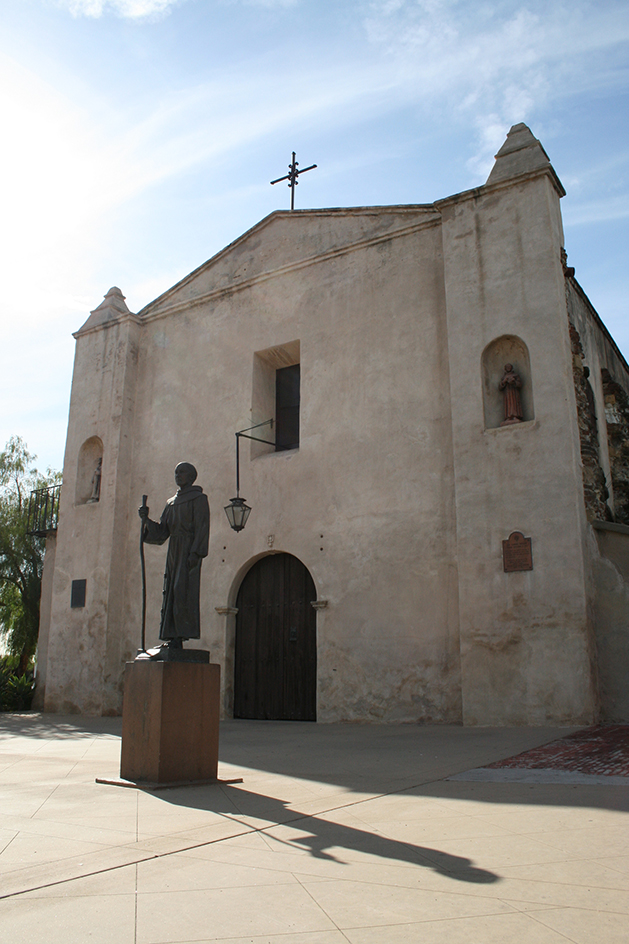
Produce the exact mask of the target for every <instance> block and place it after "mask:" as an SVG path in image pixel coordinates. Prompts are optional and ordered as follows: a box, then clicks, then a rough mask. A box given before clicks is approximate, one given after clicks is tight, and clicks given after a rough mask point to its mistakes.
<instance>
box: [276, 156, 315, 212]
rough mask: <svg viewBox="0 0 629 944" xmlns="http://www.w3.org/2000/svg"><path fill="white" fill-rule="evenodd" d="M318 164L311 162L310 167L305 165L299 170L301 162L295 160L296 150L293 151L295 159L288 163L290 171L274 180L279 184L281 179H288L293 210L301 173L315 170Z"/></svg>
mask: <svg viewBox="0 0 629 944" xmlns="http://www.w3.org/2000/svg"><path fill="white" fill-rule="evenodd" d="M316 166H317V165H316V164H311V165H310V167H304V168H303V170H297V168H298V167H299V162H298V161H296V160H295V152H294V151H293V159H292V161H291V162H290V164H289V165H288V173H287V174H286V175H285V176H284V177H278V178H277V180H272V181H271V183H272V184H279V182H280V181H281V180H287V181H288V186H289V187H290V208H291V210H294V209H295V187H296V186H297V184H298V183H299V181H298V180H297V178H298V177H299V175H300V174H305V173H306V171H307V170H314V168H315V167H316Z"/></svg>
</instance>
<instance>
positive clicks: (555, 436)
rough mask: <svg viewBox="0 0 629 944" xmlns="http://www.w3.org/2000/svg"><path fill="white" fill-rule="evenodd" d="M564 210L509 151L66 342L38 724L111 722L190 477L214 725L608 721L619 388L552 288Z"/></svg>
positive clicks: (627, 514) (621, 445)
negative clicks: (481, 180) (53, 719)
mask: <svg viewBox="0 0 629 944" xmlns="http://www.w3.org/2000/svg"><path fill="white" fill-rule="evenodd" d="M563 194H564V191H563V188H562V185H561V183H560V181H559V179H558V177H557V175H556V174H555V171H554V170H553V167H552V165H551V164H550V161H549V159H548V157H547V155H546V153H545V151H544V149H543V148H542V146H541V144H540V143H539V141H537V139H536V138H535V137H534V136H533V134H532V133H531V132H530V130H529V129H528V128H527V127H526V126H525V125H516V126H514V127H513V128H512V129H511V131H510V132H509V135H508V137H507V140H506V142H505V144H504V145H503V147H502V148H501V150H500V151H499V153H498V155H497V156H496V162H495V164H494V167H493V170H492V172H491V174H490V176H489V178H488V180H487V182H486V184H485V185H484V186H481V187H478V188H476V189H474V190H470V191H467V192H463V193H458V194H456V195H454V196H451V197H447V198H445V199H443V200H438V201H436V202H435V203H433V204H428V205H408V206H385V207H358V208H348V209H330V210H300V211H295V212H284V211H278V212H275V213H272V214H271V215H270V216H269V217H267V218H266V219H264V220H262V221H261V222H260V223H259V224H257V225H256V226H254V227H253V228H252V229H251V230H250V231H249V232H247V233H245V234H244V235H243V236H242V237H240V238H239V239H238V240H236V241H235V242H234V243H232V244H231V245H230V246H228V247H227V248H226V249H224V250H223V251H222V252H220V253H219V254H218V255H216V256H215V257H214V258H212V259H210V260H209V262H207V263H205V264H204V265H202V266H201V267H200V268H198V269H197V270H196V271H194V272H192V273H191V274H190V275H189V276H187V277H186V278H184V279H183V280H182V281H181V282H179V283H178V284H177V285H175V286H174V287H173V288H172V289H170V290H169V291H168V292H166V293H165V294H163V295H162V296H160V297H159V298H157V299H156V300H155V301H154V302H152V303H151V304H149V305H147V306H146V307H145V308H144V309H143V310H142V311H140V312H139V313H137V314H134V313H132V312H130V311H129V310H128V308H127V306H126V303H125V301H124V298H123V296H122V293H121V292H120V290H119V289H117V288H113V289H111V290H110V291H109V292H108V293H107V295H106V296H105V300H104V301H103V302H102V304H101V305H99V307H98V308H96V309H95V310H94V311H93V312H92V313H91V315H90V317H89V318H88V320H87V321H86V322H85V324H84V325H83V326H82V328H81V329H80V330H79V331H78V332H77V333H76V335H75V337H76V359H75V367H74V376H73V383H72V397H71V406H70V417H69V427H68V439H67V446H66V454H65V463H64V472H63V487H62V493H61V505H60V515H59V524H58V531H57V535H56V538H50V539H49V546H48V550H47V557H46V564H45V574H44V586H43V592H42V621H41V630H40V648H39V663H38V673H39V686H38V692H37V699H38V704H39V706H40V707H42V708H44V709H45V710H48V711H60V712H79V713H84V714H96V715H100V714H116V713H119V712H120V710H121V704H122V676H123V670H124V664H125V662H126V661H129V660H130V659H132V658H133V657H134V656H135V654H136V651H137V649H138V647H139V645H140V632H141V606H142V602H141V595H142V591H141V586H142V584H141V568H140V555H139V537H140V519H139V517H138V511H137V510H138V507H139V506H140V504H141V501H142V496H143V495H147V496H148V505H149V507H150V509H151V517H159V514H160V512H161V510H162V508H163V507H164V505H165V502H166V500H167V499H168V498H169V497H170V496H171V495H172V494H173V493H174V491H175V485H174V480H173V470H174V468H175V465H176V464H177V463H178V462H181V461H186V462H190V463H192V464H193V465H194V466H195V467H196V469H197V470H198V479H197V484H198V485H201V486H202V487H203V489H204V491H205V492H206V494H207V496H208V499H209V503H210V509H211V526H210V542H209V554H208V557H207V558H206V559H205V561H204V562H203V565H202V576H201V641H200V643H197V642H196V641H195V643H194V645H200V646H201V647H203V648H208V649H210V651H211V659H212V661H213V662H218V663H220V664H221V668H222V685H223V692H222V699H223V711H224V715H225V717H231V716H234V715H235V716H236V717H257V718H285V719H291V718H295V719H304V720H318V721H344V720H348V721H378V722H395V721H404V722H444V723H464V724H492V725H495V724H546V723H549V724H550V723H555V724H562V723H566V724H581V723H589V722H592V721H595V720H598V719H599V718H607V719H609V720H626V719H627V713H628V708H629V698H628V695H627V690H626V682H624V681H623V671H624V678H627V676H628V674H629V673H627V656H628V652H629V641H628V635H627V604H628V603H629V474H628V473H627V472H626V471H625V470H626V468H627V465H626V459H627V454H628V452H629V432H628V431H629V399H628V397H627V391H629V368H628V366H627V364H626V362H625V360H624V358H623V357H622V355H621V353H620V351H619V350H618V348H617V347H616V345H615V343H614V341H613V340H612V338H611V336H610V335H609V333H608V332H607V330H606V329H605V327H604V325H603V324H602V322H601V320H600V318H599V317H598V315H597V314H596V312H595V311H594V309H593V308H592V306H591V304H590V303H589V301H588V299H587V297H586V296H585V294H584V293H583V291H582V289H581V288H580V286H579V284H578V282H577V281H576V279H575V278H574V272H573V270H571V269H569V268H568V267H567V261H566V254H565V251H564V248H563V247H564V240H563V231H562V221H561V211H560V198H561V197H562V196H563ZM271 421H272V422H271ZM252 427H253V429H252ZM239 431H247V432H246V435H247V436H251V437H254V438H245V436H244V435H243V436H242V437H240V438H239V449H240V490H241V494H242V495H243V496H245V498H246V502H247V504H248V505H249V506H250V507H251V508H252V511H251V515H250V517H249V520H248V522H247V525H246V527H245V528H244V530H242V531H240V532H239V533H236V532H235V531H234V530H232V529H231V528H230V526H229V522H228V520H227V517H226V515H225V514H224V512H223V507H224V506H225V505H227V504H228V502H229V500H230V499H231V498H232V497H233V496H234V495H235V494H236V493H235V465H236V437H235V436H234V433H236V432H239ZM99 460H102V461H101V463H100V466H99ZM97 467H98V468H99V469H100V470H101V471H100V473H99V474H100V475H101V477H100V479H98V481H97V480H96V479H95V470H96V469H97ZM95 483H96V484H95ZM145 557H146V583H147V619H146V626H147V644H148V645H154V644H155V643H156V642H157V633H158V630H159V618H160V604H161V589H162V573H163V568H164V559H165V549H164V548H158V547H152V546H149V547H146V548H145ZM77 586H78V587H79V589H80V592H79V593H78V594H77V593H76V588H77ZM73 591H74V592H73ZM77 603H78V605H77ZM72 604H74V605H72ZM81 604H82V605H81ZM191 644H192V643H191ZM623 660H624V661H623ZM623 665H624V670H623V669H622V667H623Z"/></svg>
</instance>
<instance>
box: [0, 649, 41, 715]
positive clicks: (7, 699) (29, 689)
mask: <svg viewBox="0 0 629 944" xmlns="http://www.w3.org/2000/svg"><path fill="white" fill-rule="evenodd" d="M18 665H19V658H18V657H17V656H10V655H9V656H2V657H0V711H28V709H29V708H30V707H31V702H32V701H33V693H34V691H35V680H34V678H33V672H32V670H31V669H29V670H28V671H26V672H24V674H23V675H18V674H17V669H18Z"/></svg>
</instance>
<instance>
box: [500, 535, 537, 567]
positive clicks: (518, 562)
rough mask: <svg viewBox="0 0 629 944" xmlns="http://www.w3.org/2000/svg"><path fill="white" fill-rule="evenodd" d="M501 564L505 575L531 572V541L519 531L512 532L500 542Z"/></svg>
mask: <svg viewBox="0 0 629 944" xmlns="http://www.w3.org/2000/svg"><path fill="white" fill-rule="evenodd" d="M502 562H503V565H504V571H505V574H512V573H514V572H515V571H518V570H533V549H532V545H531V539H530V538H525V537H524V535H523V534H522V532H521V531H513V532H512V533H511V534H510V535H509V537H508V538H507V540H506V541H503V542H502Z"/></svg>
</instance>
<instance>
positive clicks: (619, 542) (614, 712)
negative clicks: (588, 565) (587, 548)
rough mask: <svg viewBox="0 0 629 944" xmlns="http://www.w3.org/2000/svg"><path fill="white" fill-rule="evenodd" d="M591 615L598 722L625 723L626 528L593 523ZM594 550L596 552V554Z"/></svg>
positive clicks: (628, 651)
mask: <svg viewBox="0 0 629 944" xmlns="http://www.w3.org/2000/svg"><path fill="white" fill-rule="evenodd" d="M595 528H596V530H595V532H594V533H595V535H596V542H595V543H596V544H597V548H592V558H593V575H594V584H595V596H594V603H593V607H594V615H595V626H596V645H597V654H598V682H599V694H600V706H601V720H602V721H616V722H618V721H624V722H627V721H629V671H628V670H629V528H628V527H627V526H626V525H614V524H610V523H608V522H596V523H595ZM597 551H598V553H597Z"/></svg>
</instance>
